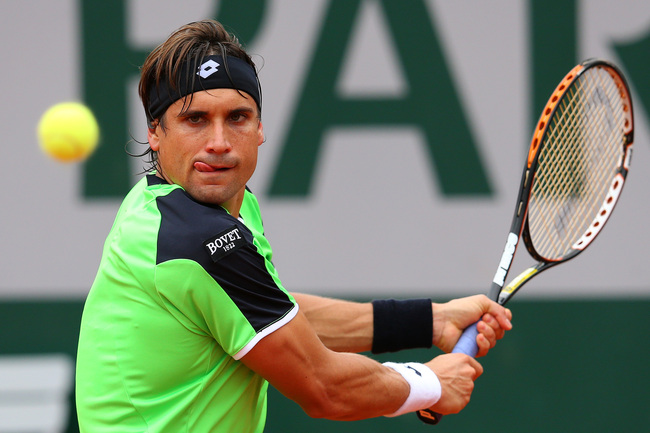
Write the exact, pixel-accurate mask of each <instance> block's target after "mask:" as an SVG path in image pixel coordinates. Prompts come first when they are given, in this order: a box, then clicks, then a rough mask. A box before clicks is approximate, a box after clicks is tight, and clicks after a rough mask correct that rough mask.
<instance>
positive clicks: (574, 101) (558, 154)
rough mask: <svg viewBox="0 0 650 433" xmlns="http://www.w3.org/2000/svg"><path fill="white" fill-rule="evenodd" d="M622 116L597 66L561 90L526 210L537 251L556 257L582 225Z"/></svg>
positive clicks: (590, 215)
mask: <svg viewBox="0 0 650 433" xmlns="http://www.w3.org/2000/svg"><path fill="white" fill-rule="evenodd" d="M625 120H626V113H625V106H624V101H622V99H621V95H620V91H619V89H618V86H617V85H616V82H615V81H614V80H613V79H612V77H611V76H610V74H609V73H608V72H607V71H606V70H604V69H603V68H600V67H598V68H592V69H590V70H588V71H586V72H585V73H584V74H583V75H582V76H580V77H579V78H578V79H577V80H576V81H574V82H573V83H572V84H571V86H570V87H569V88H568V89H567V90H566V93H565V95H564V97H563V98H562V100H561V102H560V104H559V105H558V107H557V108H556V111H555V113H554V115H553V116H552V118H551V119H550V121H549V125H548V128H547V131H546V133H545V137H544V139H543V142H542V149H541V153H540V155H539V162H538V168H537V171H536V174H535V181H534V184H533V189H532V192H531V198H530V206H529V210H528V224H529V233H530V235H531V240H532V243H533V245H534V247H535V250H536V251H537V252H538V253H539V254H540V255H541V256H543V257H545V258H547V259H549V260H557V259H560V258H561V257H563V256H565V255H567V254H568V253H569V252H570V251H571V249H572V245H573V244H574V243H575V242H576V241H577V240H578V239H580V238H581V237H582V235H583V234H584V233H585V231H586V230H588V228H589V226H590V224H591V223H592V221H593V220H594V218H595V216H596V214H597V213H598V212H599V210H600V208H601V206H602V204H603V202H604V200H605V199H606V196H607V194H608V191H609V187H610V183H611V179H613V177H614V173H615V171H616V169H617V166H618V164H619V161H620V159H621V154H622V150H623V143H624V140H625V133H624V127H625Z"/></svg>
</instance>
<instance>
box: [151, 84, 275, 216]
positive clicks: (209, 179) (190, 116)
mask: <svg viewBox="0 0 650 433" xmlns="http://www.w3.org/2000/svg"><path fill="white" fill-rule="evenodd" d="M183 102H184V100H183V99H180V100H178V101H176V102H175V103H174V104H172V105H171V106H170V107H169V108H168V109H167V111H166V113H165V122H164V123H165V129H163V128H162V127H161V126H160V124H158V125H157V126H156V128H155V129H153V130H152V129H150V130H149V134H148V138H149V145H150V146H151V149H152V150H154V151H156V152H158V164H159V172H158V175H159V176H161V177H163V178H164V179H165V180H167V182H169V183H174V184H178V185H180V186H182V187H183V188H184V189H185V191H187V192H188V193H189V194H190V195H191V196H192V197H193V198H194V199H195V200H198V201H201V202H204V203H211V204H218V205H221V206H223V207H224V208H226V209H227V210H228V211H229V212H230V213H231V214H233V215H235V216H237V215H238V214H239V207H240V206H241V201H242V199H243V196H244V190H245V187H246V183H247V182H248V180H249V179H250V177H251V176H252V175H253V172H254V171H255V167H256V165H257V150H258V149H257V148H258V146H259V145H261V144H262V142H263V141H264V132H263V129H262V122H261V121H260V119H259V117H258V111H257V105H256V104H255V101H254V100H253V99H252V98H251V97H250V96H248V95H247V97H246V98H244V97H242V95H241V94H240V93H238V92H237V91H236V90H234V89H210V90H206V91H201V92H196V93H194V94H193V99H192V103H191V105H190V106H189V107H188V108H187V110H185V112H184V113H181V110H182V108H183Z"/></svg>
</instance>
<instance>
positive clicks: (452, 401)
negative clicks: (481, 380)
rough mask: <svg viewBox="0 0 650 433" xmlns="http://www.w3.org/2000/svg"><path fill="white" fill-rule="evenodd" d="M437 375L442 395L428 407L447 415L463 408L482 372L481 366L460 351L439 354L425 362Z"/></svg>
mask: <svg viewBox="0 0 650 433" xmlns="http://www.w3.org/2000/svg"><path fill="white" fill-rule="evenodd" d="M426 366H427V367H429V368H430V369H431V370H432V371H433V372H434V373H435V374H436V376H438V380H439V381H440V385H441V386H442V396H441V398H440V400H439V401H438V403H436V404H435V405H433V406H432V407H430V408H429V409H431V410H433V411H434V412H437V413H440V414H443V415H447V414H452V413H458V412H460V410H461V409H463V408H464V407H465V406H466V405H467V403H469V398H470V396H471V395H472V391H473V390H474V381H475V380H476V379H477V378H478V377H479V376H480V375H481V374H483V367H482V366H481V364H479V363H478V361H477V360H475V359H474V358H472V357H471V356H467V355H464V354H462V353H451V354H447V355H440V356H437V357H435V358H433V359H432V360H431V361H429V362H427V363H426Z"/></svg>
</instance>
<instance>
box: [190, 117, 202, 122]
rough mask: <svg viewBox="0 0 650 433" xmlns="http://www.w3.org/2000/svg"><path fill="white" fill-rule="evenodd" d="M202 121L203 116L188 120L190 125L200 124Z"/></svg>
mask: <svg viewBox="0 0 650 433" xmlns="http://www.w3.org/2000/svg"><path fill="white" fill-rule="evenodd" d="M201 120H202V119H201V116H190V117H188V118H187V121H188V122H190V123H200V122H201Z"/></svg>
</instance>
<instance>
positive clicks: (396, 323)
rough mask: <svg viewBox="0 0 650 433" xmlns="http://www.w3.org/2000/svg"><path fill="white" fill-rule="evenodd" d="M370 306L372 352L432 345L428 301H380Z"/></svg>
mask: <svg viewBox="0 0 650 433" xmlns="http://www.w3.org/2000/svg"><path fill="white" fill-rule="evenodd" d="M372 307H373V322H374V335H373V339H372V353H384V352H397V351H398V350H403V349H415V348H423V347H426V348H429V347H431V346H432V345H433V310H432V308H431V300H430V299H407V300H396V299H380V300H374V301H372Z"/></svg>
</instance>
